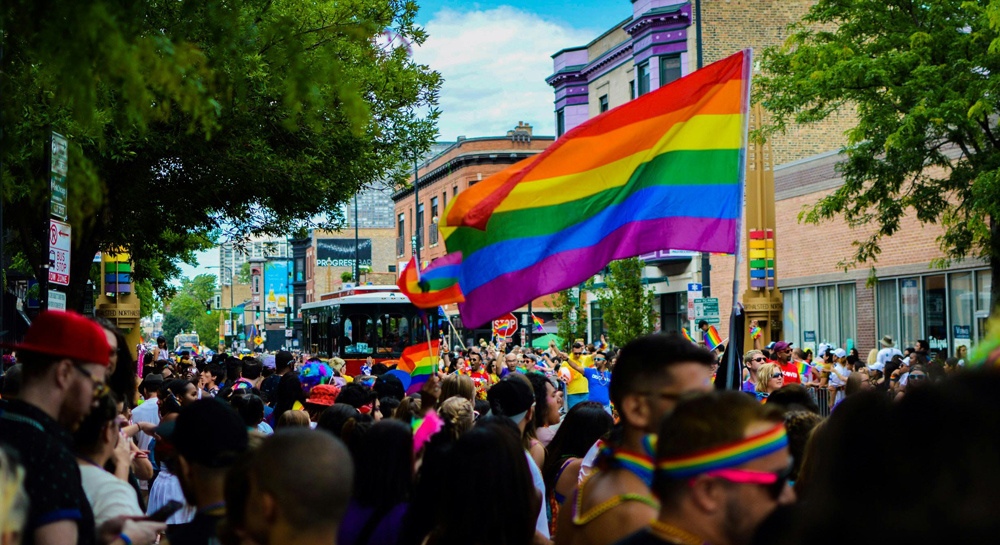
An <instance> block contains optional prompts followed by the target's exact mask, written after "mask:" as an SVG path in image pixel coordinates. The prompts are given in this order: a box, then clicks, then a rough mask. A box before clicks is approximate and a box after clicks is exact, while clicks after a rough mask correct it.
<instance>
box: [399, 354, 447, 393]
mask: <svg viewBox="0 0 1000 545" xmlns="http://www.w3.org/2000/svg"><path fill="white" fill-rule="evenodd" d="M440 346H441V341H439V340H434V341H431V343H430V346H429V347H428V346H427V343H420V344H415V345H413V346H409V347H407V348H405V349H403V353H402V354H401V355H400V357H399V364H398V365H396V369H399V370H402V371H405V372H407V373H409V374H410V386H409V388H407V389H406V395H410V394H412V393H414V392H419V391H420V388H422V387H423V385H424V383H425V382H427V379H429V378H431V375H433V374H434V373H435V372H436V371H437V355H438V349H439V348H440Z"/></svg>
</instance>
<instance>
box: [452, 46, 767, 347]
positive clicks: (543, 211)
mask: <svg viewBox="0 0 1000 545" xmlns="http://www.w3.org/2000/svg"><path fill="white" fill-rule="evenodd" d="M750 66H751V54H750V51H749V50H747V51H743V52H740V53H737V54H736V55H733V56H731V57H729V58H727V59H724V60H722V61H719V62H716V63H714V64H712V65H710V66H707V67H705V68H703V69H702V70H698V71H697V72H694V73H692V74H690V75H688V76H686V77H684V78H681V79H679V80H677V81H675V82H673V83H671V84H669V85H666V86H664V87H662V88H660V89H658V90H656V91H654V92H652V93H648V94H646V95H644V96H642V97H639V98H638V99H636V100H633V101H631V102H628V103H626V104H623V105H622V106H619V107H617V108H615V109H613V110H611V111H610V112H607V113H605V114H603V115H600V116H598V117H595V118H593V119H590V120H589V121H587V122H585V123H583V124H581V125H579V126H578V127H576V128H574V129H573V130H571V131H569V132H568V133H566V134H565V135H563V136H562V137H561V138H560V139H559V140H557V141H556V142H555V143H554V144H552V145H551V146H549V148H548V149H547V150H545V151H544V152H542V153H540V154H538V155H535V156H533V157H530V158H528V159H525V160H524V161H521V162H519V163H517V164H515V165H512V166H511V167H509V168H507V169H506V170H504V171H502V172H500V173H498V174H495V175H493V176H491V177H490V178H487V179H486V180H484V181H482V182H479V183H477V184H476V185H474V186H472V187H470V188H469V189H467V190H465V191H463V192H462V193H461V194H460V195H459V196H458V197H456V198H455V199H453V200H452V202H451V203H450V204H449V205H448V209H447V210H446V211H445V214H444V216H443V217H442V219H441V222H440V224H439V228H440V230H441V233H442V235H443V236H444V239H445V244H446V246H447V248H448V251H449V252H461V253H462V255H463V256H464V258H463V261H462V267H461V273H460V275H459V283H460V285H461V287H462V292H463V293H464V294H465V298H466V301H465V303H464V304H461V305H459V309H460V311H461V313H462V319H463V323H465V324H466V325H468V326H473V327H475V326H479V325H481V324H484V323H486V322H487V321H489V320H491V319H493V318H495V317H497V316H500V315H502V314H503V313H505V312H509V311H511V310H514V309H516V308H518V307H520V306H521V305H523V304H525V303H527V302H528V301H530V300H532V299H533V298H535V297H538V296H541V295H545V294H549V293H553V292H556V291H559V290H560V289H564V288H566V287H569V286H573V285H576V284H578V283H580V282H582V281H584V280H586V279H587V278H590V277H591V276H592V275H594V274H595V273H597V272H599V271H600V270H601V269H602V268H603V267H604V266H605V265H606V264H607V263H609V262H610V261H613V260H615V259H622V258H626V257H631V256H635V255H640V254H643V253H648V252H651V251H656V250H660V249H662V248H673V249H681V250H695V251H707V252H726V253H735V252H736V250H737V243H738V242H737V238H738V237H737V224H738V222H739V220H740V209H741V206H742V202H743V179H744V172H745V165H746V136H747V135H746V132H747V120H748V115H747V112H748V110H749V84H750V74H751V70H750Z"/></svg>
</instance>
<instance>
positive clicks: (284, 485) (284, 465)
mask: <svg viewBox="0 0 1000 545" xmlns="http://www.w3.org/2000/svg"><path fill="white" fill-rule="evenodd" d="M251 475H252V480H253V483H254V486H253V493H254V494H255V495H256V494H262V495H268V496H271V498H273V501H274V503H275V505H276V507H277V510H278V512H279V514H280V516H281V518H283V519H284V522H285V523H286V524H288V525H290V526H292V527H294V528H297V529H299V530H302V531H307V532H308V531H310V530H317V529H324V528H330V527H331V526H333V527H337V526H339V525H340V519H341V518H342V517H343V516H344V511H345V510H346V509H347V502H348V500H349V499H350V497H351V485H352V482H353V480H354V466H353V464H352V463H351V456H350V455H349V454H348V452H347V449H346V448H345V447H344V444H343V443H342V442H340V440H339V439H337V438H335V437H333V435H331V434H329V433H324V432H321V431H316V430H311V429H306V428H285V429H282V430H280V431H278V432H277V433H275V434H274V435H272V436H271V437H268V438H267V439H266V440H264V442H263V443H262V444H261V446H260V447H259V448H258V449H257V450H256V451H255V452H254V455H253V462H252V468H251Z"/></svg>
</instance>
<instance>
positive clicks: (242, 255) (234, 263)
mask: <svg viewBox="0 0 1000 545" xmlns="http://www.w3.org/2000/svg"><path fill="white" fill-rule="evenodd" d="M390 202H391V201H390ZM289 255H291V249H290V246H289V245H288V244H287V242H286V240H285V238H284V237H254V238H251V239H250V240H249V241H248V242H247V243H246V245H245V246H244V247H243V248H239V247H237V246H235V245H234V244H233V243H231V242H226V243H224V244H222V245H220V246H219V265H220V267H221V269H220V270H221V274H220V275H219V277H220V279H221V284H222V285H226V286H228V285H229V284H230V278H231V276H230V274H229V271H232V274H233V275H237V274H239V273H240V268H241V267H243V264H244V263H246V262H247V261H248V260H249V259H250V258H251V257H263V258H270V259H287V258H288V256H289ZM227 269H228V270H227Z"/></svg>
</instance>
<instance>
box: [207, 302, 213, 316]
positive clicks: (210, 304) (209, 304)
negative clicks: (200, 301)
mask: <svg viewBox="0 0 1000 545" xmlns="http://www.w3.org/2000/svg"><path fill="white" fill-rule="evenodd" d="M211 313H212V303H205V314H211Z"/></svg>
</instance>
